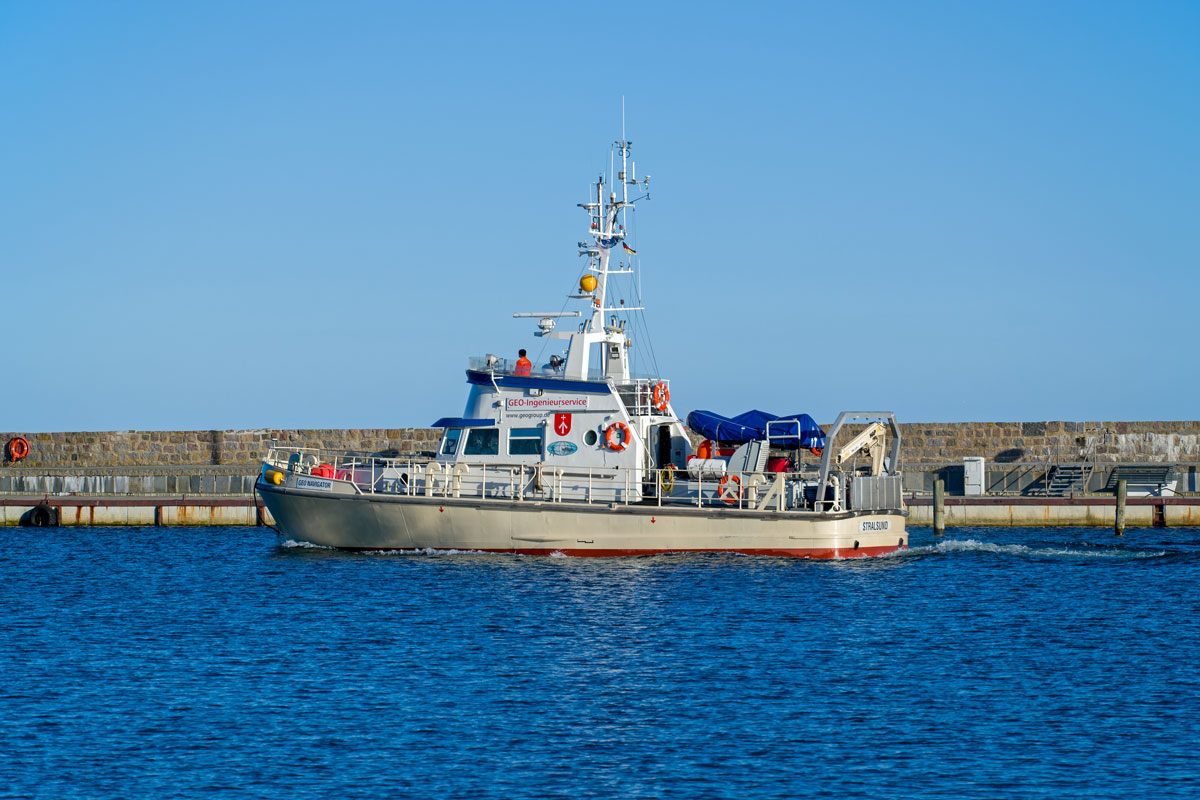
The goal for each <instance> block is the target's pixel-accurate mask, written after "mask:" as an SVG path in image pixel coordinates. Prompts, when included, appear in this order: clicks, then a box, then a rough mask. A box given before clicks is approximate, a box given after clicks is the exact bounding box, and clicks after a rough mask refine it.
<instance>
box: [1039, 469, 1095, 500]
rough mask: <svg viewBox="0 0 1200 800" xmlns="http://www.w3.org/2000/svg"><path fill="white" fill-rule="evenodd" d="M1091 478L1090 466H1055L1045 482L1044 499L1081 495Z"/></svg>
mask: <svg viewBox="0 0 1200 800" xmlns="http://www.w3.org/2000/svg"><path fill="white" fill-rule="evenodd" d="M1091 477H1092V465H1091V464H1055V465H1054V466H1053V467H1051V468H1050V475H1049V477H1048V478H1047V480H1046V497H1066V496H1067V495H1069V494H1076V493H1082V492H1083V491H1084V490H1085V489H1087V484H1088V479H1089V478H1091Z"/></svg>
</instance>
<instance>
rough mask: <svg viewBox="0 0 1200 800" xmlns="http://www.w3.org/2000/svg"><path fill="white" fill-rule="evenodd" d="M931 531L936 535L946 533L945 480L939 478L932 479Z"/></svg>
mask: <svg viewBox="0 0 1200 800" xmlns="http://www.w3.org/2000/svg"><path fill="white" fill-rule="evenodd" d="M933 532H934V533H935V534H937V535H938V536H944V535H945V533H946V482H945V481H943V480H942V479H941V478H935V479H934V481H933Z"/></svg>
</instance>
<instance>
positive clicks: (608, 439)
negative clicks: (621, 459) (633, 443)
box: [604, 422, 630, 453]
mask: <svg viewBox="0 0 1200 800" xmlns="http://www.w3.org/2000/svg"><path fill="white" fill-rule="evenodd" d="M617 431H620V432H621V441H619V442H618V441H616V436H614V434H615V433H616V432H617ZM629 438H630V436H629V426H628V425H626V424H625V423H624V422H614V423H613V424H612V425H609V426H608V430H606V431H605V432H604V444H605V445H607V446H608V449H609V450H612V451H613V452H614V453H619V452H621V451H622V450H624V449H625V446H626V445H628V444H629Z"/></svg>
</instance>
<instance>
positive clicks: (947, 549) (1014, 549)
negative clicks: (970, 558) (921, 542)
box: [891, 539, 1172, 559]
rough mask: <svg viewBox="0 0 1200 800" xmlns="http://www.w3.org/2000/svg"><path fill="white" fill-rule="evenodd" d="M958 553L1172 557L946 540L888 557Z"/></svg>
mask: <svg viewBox="0 0 1200 800" xmlns="http://www.w3.org/2000/svg"><path fill="white" fill-rule="evenodd" d="M958 553H985V554H989V555H999V556H1015V557H1018V558H1038V559H1055V558H1073V559H1078V558H1096V559H1102V558H1108V559H1144V558H1162V557H1164V556H1169V555H1172V553H1171V552H1170V551H1167V550H1135V549H1132V548H1122V547H1111V546H1100V545H1088V544H1083V543H1081V544H1079V545H1075V546H1073V547H1037V546H1030V545H1024V544H996V543H995V542H983V541H980V540H978V539H948V540H946V541H943V542H938V543H936V544H932V545H925V546H921V547H911V548H909V549H908V550H901V551H897V552H895V553H892V554H891V556H892V557H897V556H898V557H912V556H928V555H951V554H958Z"/></svg>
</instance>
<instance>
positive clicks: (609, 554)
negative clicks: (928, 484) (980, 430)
mask: <svg viewBox="0 0 1200 800" xmlns="http://www.w3.org/2000/svg"><path fill="white" fill-rule="evenodd" d="M339 549H343V550H356V551H359V550H367V551H378V550H380V549H385V548H378V547H345V548H339ZM435 549H436V548H435ZM907 549H908V547H907V546H905V547H898V546H897V545H894V544H893V545H883V546H881V547H860V548H858V549H857V550H855V549H853V548H847V549H844V550H835V549H833V548H828V547H819V548H797V549H792V548H749V547H748V548H743V549H740V550H720V549H713V550H680V549H678V548H675V549H663V550H601V549H594V550H592V549H576V548H562V547H539V548H528V547H518V548H512V549H507V550H501V549H492V548H487V549H472V550H471V552H474V553H515V554H517V555H522V556H549V555H554V554H556V553H561V554H562V555H564V556H573V557H576V558H620V557H622V556H657V555H666V554H669V553H738V554H740V555H745V556H782V557H786V558H821V559H830V558H868V557H871V556H885V555H887V554H889V553H895V552H896V551H898V550H907Z"/></svg>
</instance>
